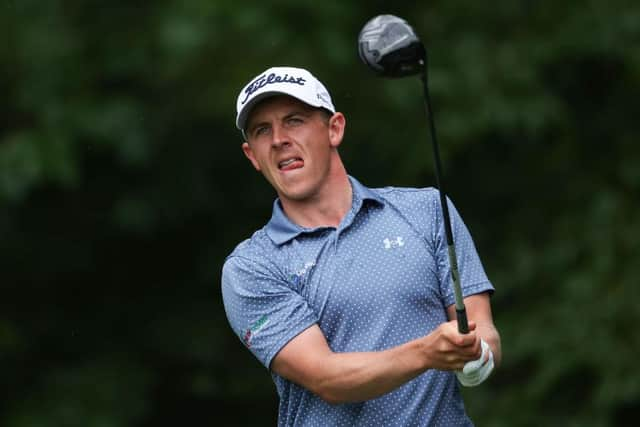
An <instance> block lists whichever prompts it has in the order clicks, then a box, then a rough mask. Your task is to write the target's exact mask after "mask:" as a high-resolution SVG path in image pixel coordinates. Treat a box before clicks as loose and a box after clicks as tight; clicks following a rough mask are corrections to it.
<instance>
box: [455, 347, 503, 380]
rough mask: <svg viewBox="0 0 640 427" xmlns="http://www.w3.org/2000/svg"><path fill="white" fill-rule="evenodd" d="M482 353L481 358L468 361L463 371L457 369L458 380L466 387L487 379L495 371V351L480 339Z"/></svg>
mask: <svg viewBox="0 0 640 427" xmlns="http://www.w3.org/2000/svg"><path fill="white" fill-rule="evenodd" d="M480 344H481V345H482V355H481V356H480V358H479V359H477V360H473V361H471V362H467V363H466V364H465V365H464V368H462V371H456V377H458V381H460V384H462V385H463V386H465V387H474V386H477V385H478V384H480V383H482V382H483V381H484V380H486V379H487V378H488V377H489V375H490V374H491V371H493V367H494V362H493V352H492V351H491V348H490V347H489V344H487V343H486V342H485V341H484V340H482V339H481V340H480Z"/></svg>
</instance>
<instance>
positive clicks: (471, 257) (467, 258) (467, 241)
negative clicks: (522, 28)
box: [433, 192, 494, 307]
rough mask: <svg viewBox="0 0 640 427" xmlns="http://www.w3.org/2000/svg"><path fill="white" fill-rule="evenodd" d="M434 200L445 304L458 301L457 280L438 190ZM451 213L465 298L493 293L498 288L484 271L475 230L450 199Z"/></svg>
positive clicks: (442, 293) (441, 281)
mask: <svg viewBox="0 0 640 427" xmlns="http://www.w3.org/2000/svg"><path fill="white" fill-rule="evenodd" d="M433 203H436V204H437V207H434V211H435V212H437V218H438V220H437V221H436V222H435V224H437V229H436V245H435V248H436V258H437V260H438V266H439V268H438V275H439V282H440V287H441V288H440V293H441V295H443V298H444V303H445V306H447V307H448V306H450V305H451V304H454V303H455V297H454V292H453V284H452V282H453V279H452V277H451V267H450V264H449V250H448V247H447V238H446V234H445V230H444V218H443V214H442V208H441V206H440V201H439V195H438V193H437V192H436V193H435V197H433ZM447 205H448V208H449V216H450V217H451V230H452V232H453V243H454V247H455V252H456V258H457V261H458V272H459V274H460V286H461V288H462V295H463V297H468V296H470V295H474V294H479V293H482V292H491V293H493V291H494V287H493V285H492V284H491V282H490V281H489V279H488V277H487V274H486V273H485V271H484V267H483V266H482V262H481V260H480V256H479V255H478V251H477V250H476V246H475V244H474V242H473V239H472V237H471V233H469V230H468V229H467V226H466V225H465V223H464V222H463V220H462V218H461V217H460V214H459V213H458V210H457V209H456V207H455V206H454V204H453V202H452V201H451V200H450V199H448V198H447Z"/></svg>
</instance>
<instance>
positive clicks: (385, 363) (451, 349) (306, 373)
mask: <svg viewBox="0 0 640 427" xmlns="http://www.w3.org/2000/svg"><path fill="white" fill-rule="evenodd" d="M475 326H476V325H475V323H474V322H470V324H469V329H470V332H469V334H467V335H461V334H459V333H458V331H457V325H456V323H455V322H447V323H444V324H442V325H440V326H439V327H438V328H437V329H436V330H434V331H433V332H432V333H430V334H429V335H427V336H425V337H422V338H418V339H416V340H413V341H410V342H407V343H405V344H402V345H400V346H397V347H393V348H391V349H388V350H384V351H376V352H351V353H335V352H333V351H332V350H331V349H330V348H329V346H328V344H327V341H326V339H325V337H324V335H323V334H322V331H321V330H320V328H319V327H318V326H317V325H313V326H311V327H310V328H308V329H306V330H305V331H304V332H302V333H301V334H300V335H298V336H297V337H295V338H294V339H293V340H291V341H290V342H289V343H288V344H287V345H286V346H284V347H283V348H282V350H280V352H279V353H278V354H277V355H276V357H275V358H274V360H273V362H272V364H271V369H272V370H273V371H274V372H275V373H277V374H278V375H280V376H282V377H284V378H287V379H288V380H290V381H293V382H295V383H296V384H299V385H301V386H303V387H305V388H307V389H308V390H310V391H312V392H314V393H315V394H317V395H318V396H320V397H321V398H322V399H324V400H326V401H327V402H329V403H333V404H337V403H344V402H356V401H363V400H368V399H372V398H375V397H378V396H381V395H383V394H385V393H387V392H389V391H392V390H394V389H395V388H397V387H399V386H401V385H402V384H404V383H406V382H407V381H410V380H411V379H413V378H415V377H416V376H418V375H420V374H421V373H423V372H424V371H426V370H427V369H440V370H456V369H462V367H463V366H464V364H465V363H466V362H468V361H470V360H475V359H477V358H478V357H479V356H480V352H481V350H480V339H479V338H478V337H477V335H476V332H475V331H474V329H475Z"/></svg>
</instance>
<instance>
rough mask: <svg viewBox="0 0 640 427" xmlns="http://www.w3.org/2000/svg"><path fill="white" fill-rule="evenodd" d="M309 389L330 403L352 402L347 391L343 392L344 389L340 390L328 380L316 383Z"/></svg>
mask: <svg viewBox="0 0 640 427" xmlns="http://www.w3.org/2000/svg"><path fill="white" fill-rule="evenodd" d="M311 391H312V392H313V393H314V394H315V395H316V396H318V397H319V398H320V399H322V400H323V401H325V402H327V403H328V404H330V405H340V404H343V403H352V402H354V400H353V399H349V396H348V393H345V390H342V391H341V389H340V387H336V386H335V384H331V383H329V382H320V383H317V384H316V385H315V387H313V389H312V390H311Z"/></svg>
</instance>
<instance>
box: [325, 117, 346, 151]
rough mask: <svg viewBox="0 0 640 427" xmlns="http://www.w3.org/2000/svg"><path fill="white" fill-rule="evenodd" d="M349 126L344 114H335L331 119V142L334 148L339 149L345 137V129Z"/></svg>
mask: <svg viewBox="0 0 640 427" xmlns="http://www.w3.org/2000/svg"><path fill="white" fill-rule="evenodd" d="M346 124H347V121H346V119H345V118H344V114H342V113H339V112H338V113H335V114H334V115H333V116H331V118H330V119H329V142H330V143H331V146H332V147H337V146H339V145H340V143H341V142H342V138H343V137H344V128H345V126H346Z"/></svg>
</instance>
